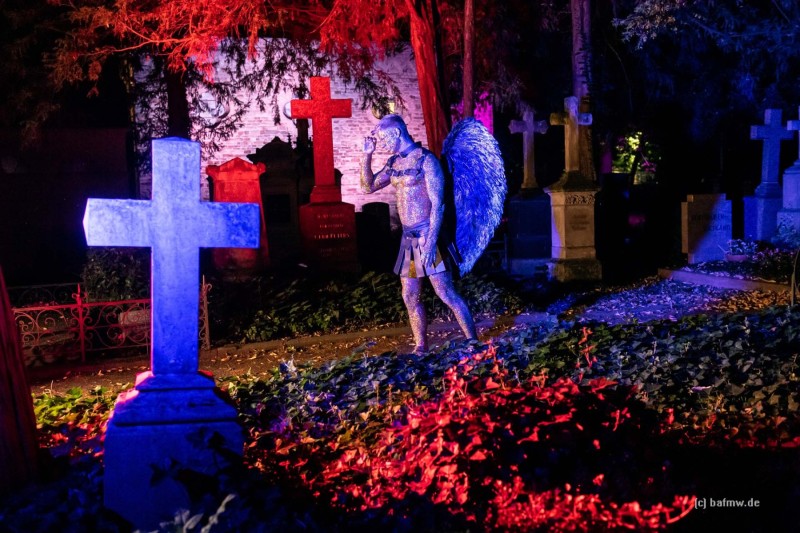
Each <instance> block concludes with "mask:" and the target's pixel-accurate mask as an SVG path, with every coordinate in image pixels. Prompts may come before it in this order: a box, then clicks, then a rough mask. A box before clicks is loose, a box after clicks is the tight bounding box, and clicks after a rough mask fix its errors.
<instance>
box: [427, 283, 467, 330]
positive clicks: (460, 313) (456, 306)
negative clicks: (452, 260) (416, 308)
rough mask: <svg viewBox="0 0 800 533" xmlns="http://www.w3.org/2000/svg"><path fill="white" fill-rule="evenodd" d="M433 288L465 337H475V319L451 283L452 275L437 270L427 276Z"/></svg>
mask: <svg viewBox="0 0 800 533" xmlns="http://www.w3.org/2000/svg"><path fill="white" fill-rule="evenodd" d="M429 279H430V280H431V285H433V290H434V291H436V296H438V297H439V298H440V299H441V300H442V302H444V304H445V305H446V306H447V307H449V308H450V310H451V311H452V312H453V314H454V315H455V317H456V321H458V325H459V326H461V331H463V332H464V336H465V337H466V338H467V339H477V338H478V333H477V332H476V331H475V321H474V320H473V319H472V314H471V313H470V312H469V308H468V307H467V303H466V302H465V301H464V299H463V298H462V297H461V295H459V294H458V292H457V291H456V288H455V286H454V285H453V276H452V274H451V273H450V272H439V273H436V274H431V275H430V276H429Z"/></svg>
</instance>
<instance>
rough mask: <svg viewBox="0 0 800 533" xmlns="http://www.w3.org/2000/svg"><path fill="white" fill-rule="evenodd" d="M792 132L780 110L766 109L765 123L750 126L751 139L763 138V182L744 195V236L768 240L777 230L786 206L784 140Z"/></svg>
mask: <svg viewBox="0 0 800 533" xmlns="http://www.w3.org/2000/svg"><path fill="white" fill-rule="evenodd" d="M792 136H793V133H792V132H791V131H788V130H786V129H785V128H784V127H783V125H782V122H781V110H780V109H767V110H766V111H764V124H763V125H754V126H751V127H750V138H751V139H754V140H760V141H764V147H763V153H762V156H761V183H760V184H759V185H758V187H756V190H755V194H754V195H753V196H746V197H745V198H744V237H745V238H746V239H749V240H768V239H769V238H771V237H772V236H773V235H775V230H776V229H777V217H778V210H779V209H780V208H781V206H782V205H783V200H782V198H781V196H782V194H781V193H782V190H781V186H780V183H778V178H779V174H780V153H781V141H782V140H785V139H791V138H792Z"/></svg>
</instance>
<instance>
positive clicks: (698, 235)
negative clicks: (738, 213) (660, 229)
mask: <svg viewBox="0 0 800 533" xmlns="http://www.w3.org/2000/svg"><path fill="white" fill-rule="evenodd" d="M730 239H731V202H730V200H726V199H725V195H723V194H690V195H688V196H687V197H686V201H685V202H681V252H683V253H685V254H686V256H687V259H688V262H689V264H693V263H702V262H704V261H719V260H721V259H723V258H724V257H725V252H724V250H725V249H726V248H727V247H728V241H729V240H730Z"/></svg>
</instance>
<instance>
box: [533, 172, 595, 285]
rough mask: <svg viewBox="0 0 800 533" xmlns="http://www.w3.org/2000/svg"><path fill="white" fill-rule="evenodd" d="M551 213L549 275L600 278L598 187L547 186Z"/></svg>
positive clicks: (587, 278) (566, 277) (565, 279)
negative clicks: (597, 223) (597, 222)
mask: <svg viewBox="0 0 800 533" xmlns="http://www.w3.org/2000/svg"><path fill="white" fill-rule="evenodd" d="M545 191H546V192H547V194H549V195H550V205H551V213H552V217H553V218H552V220H553V223H552V228H551V235H552V247H551V252H550V254H551V257H552V261H551V262H550V263H548V268H549V271H550V278H551V279H556V280H558V281H572V280H598V279H601V278H602V268H601V266H600V262H599V261H598V260H597V250H596V248H595V240H594V237H595V195H596V194H597V191H598V189H597V187H586V186H585V188H582V189H564V188H560V187H555V186H553V187H550V188H547V189H545Z"/></svg>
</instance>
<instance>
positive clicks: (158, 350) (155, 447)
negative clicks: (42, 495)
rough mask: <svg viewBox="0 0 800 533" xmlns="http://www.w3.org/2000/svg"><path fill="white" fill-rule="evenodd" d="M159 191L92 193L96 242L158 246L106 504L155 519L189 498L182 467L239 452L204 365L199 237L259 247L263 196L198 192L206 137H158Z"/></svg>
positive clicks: (239, 440)
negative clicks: (212, 198)
mask: <svg viewBox="0 0 800 533" xmlns="http://www.w3.org/2000/svg"><path fill="white" fill-rule="evenodd" d="M152 154H153V155H152V157H153V165H152V166H153V191H152V200H103V199H96V198H89V200H88V201H87V203H86V212H85V215H84V219H83V226H84V231H85V233H86V242H87V244H89V245H90V246H141V247H150V248H151V302H152V303H151V310H152V317H153V319H152V321H151V324H150V327H151V337H150V338H151V347H150V349H151V353H150V362H151V363H150V364H151V369H150V370H149V371H148V372H143V373H141V374H139V375H138V376H137V377H136V385H135V386H134V388H133V389H132V390H129V391H126V392H123V393H122V394H120V396H119V398H118V399H117V402H116V404H115V406H114V411H113V413H112V415H111V418H110V419H109V422H108V427H107V430H106V436H105V454H104V461H105V474H104V478H103V484H104V501H105V505H106V507H108V508H110V509H112V510H114V511H116V512H117V513H119V514H120V515H121V516H123V517H124V518H126V519H127V520H129V521H130V522H132V523H133V524H134V525H135V526H137V527H138V528H141V529H148V530H150V529H154V528H156V527H157V526H158V523H159V522H160V521H163V520H167V519H170V518H172V517H173V516H174V513H175V512H176V511H178V510H179V509H182V508H187V507H188V505H189V499H188V493H187V491H186V488H185V487H184V485H183V484H182V483H180V482H179V481H178V480H177V479H175V478H174V477H173V476H171V475H170V472H175V471H177V470H179V469H183V470H194V471H197V472H201V473H204V474H214V473H215V472H217V471H218V470H219V469H221V468H223V467H224V466H225V465H226V464H228V462H227V461H228V459H227V457H228V456H230V454H224V455H223V454H221V453H220V452H219V451H218V447H220V446H221V447H222V448H225V449H227V450H229V451H231V452H234V453H235V454H239V455H241V453H242V447H243V443H244V432H243V429H242V427H241V426H240V425H239V423H238V422H237V412H236V409H235V408H234V407H233V405H232V404H231V403H230V401H229V400H228V399H227V398H225V397H224V395H223V394H222V393H221V391H220V390H219V389H218V388H217V387H216V386H215V383H214V379H213V378H212V377H211V375H210V374H208V373H202V372H199V371H198V301H199V299H198V292H199V284H200V269H199V249H200V248H201V247H207V248H210V247H223V248H231V247H234V248H244V247H250V248H255V247H256V246H258V243H259V239H258V228H259V226H260V214H259V209H258V205H257V204H234V203H215V202H201V201H200V145H199V144H198V143H196V142H191V141H188V140H186V139H179V138H174V137H172V138H166V139H158V140H154V141H153V149H152Z"/></svg>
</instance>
